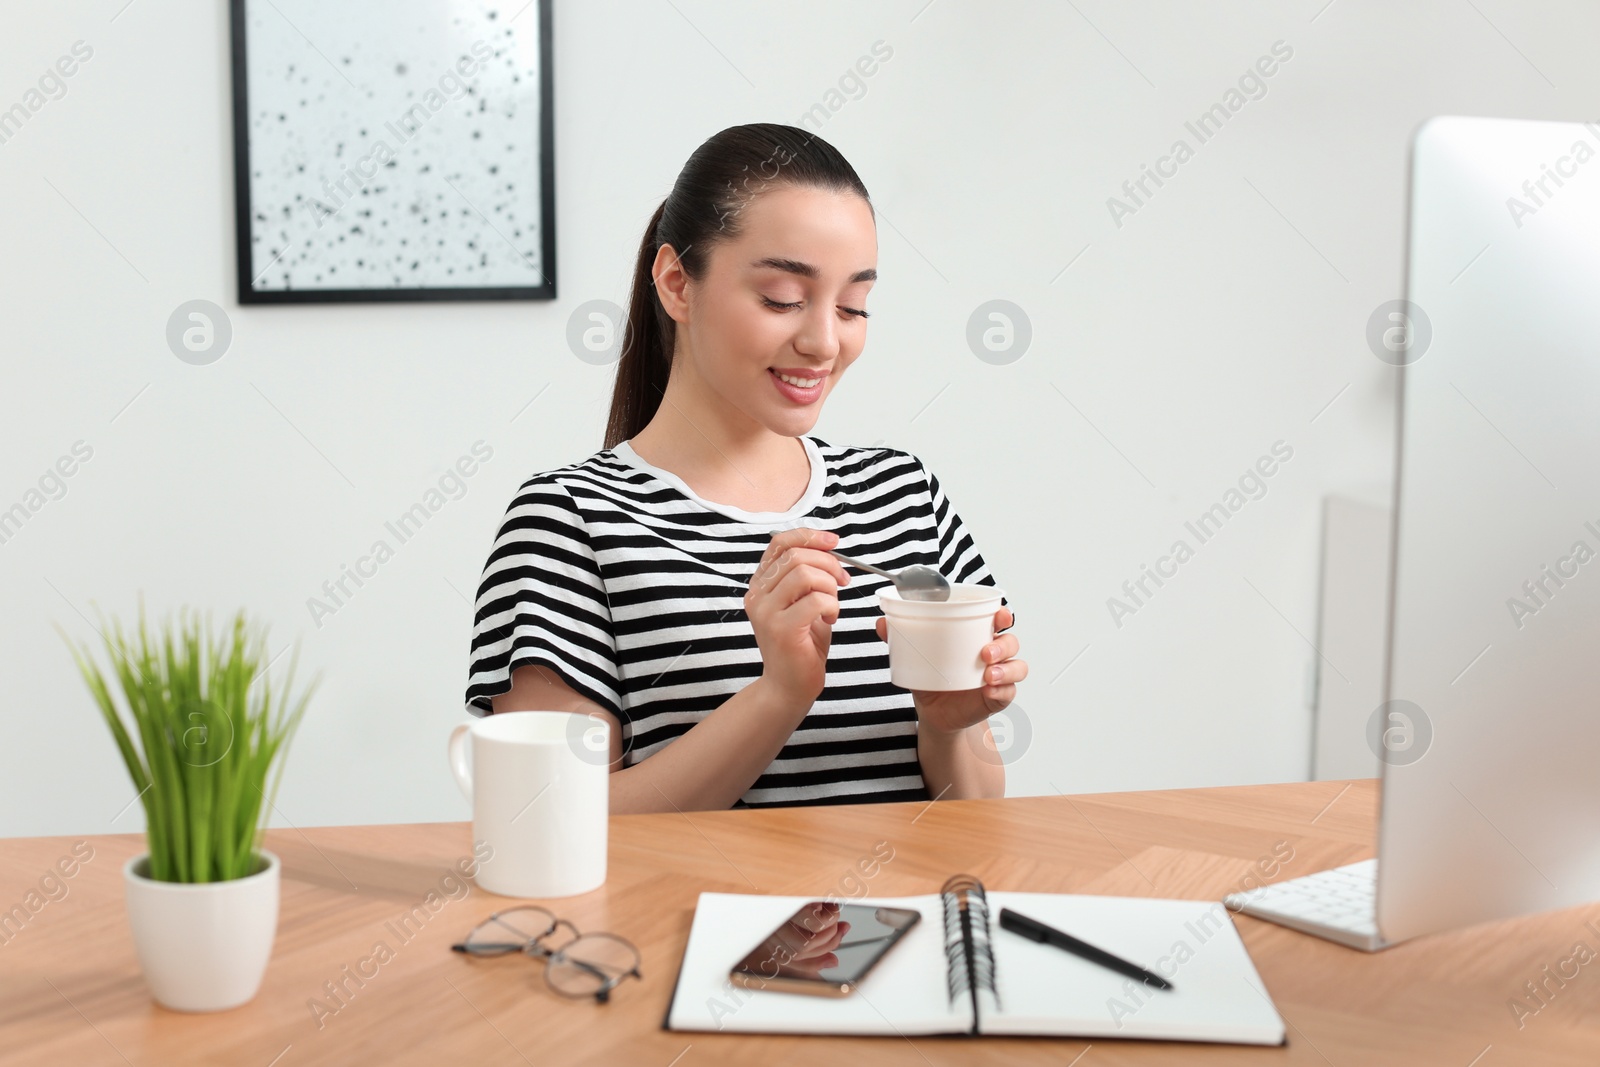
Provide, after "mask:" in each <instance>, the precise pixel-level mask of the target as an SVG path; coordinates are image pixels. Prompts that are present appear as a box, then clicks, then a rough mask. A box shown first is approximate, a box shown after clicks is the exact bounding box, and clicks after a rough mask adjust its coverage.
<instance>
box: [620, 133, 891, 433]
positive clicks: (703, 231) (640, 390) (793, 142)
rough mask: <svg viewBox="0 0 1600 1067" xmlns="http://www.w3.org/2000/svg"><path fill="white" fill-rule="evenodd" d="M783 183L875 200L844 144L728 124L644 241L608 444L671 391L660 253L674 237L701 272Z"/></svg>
mask: <svg viewBox="0 0 1600 1067" xmlns="http://www.w3.org/2000/svg"><path fill="white" fill-rule="evenodd" d="M777 185H803V186H815V187H817V188H820V189H827V190H830V191H833V192H853V193H855V194H856V195H858V196H860V197H861V199H863V200H865V201H866V202H867V203H868V204H869V205H870V204H871V203H872V199H871V197H869V196H868V195H867V187H866V186H865V185H863V184H862V183H861V179H860V178H859V177H857V175H856V172H855V169H854V168H853V167H851V166H850V164H849V163H848V162H847V161H846V160H845V158H844V156H842V155H840V154H839V150H838V149H836V148H834V147H833V146H832V145H831V144H829V143H828V142H827V141H824V140H823V139H822V138H820V137H818V136H817V135H816V134H814V133H808V132H807V131H805V130H802V129H799V128H798V127H795V126H780V125H777V124H775V123H770V122H753V123H749V124H747V125H744V126H730V127H728V128H727V129H725V130H723V131H722V132H721V133H718V134H716V135H714V136H712V137H710V138H709V139H707V140H706V142H705V143H704V144H702V145H701V146H700V147H699V148H697V149H695V151H694V154H693V155H691V156H690V157H689V161H688V162H687V163H685V164H684V165H683V169H682V170H681V171H679V172H678V179H677V181H675V182H674V183H673V185H672V191H671V192H670V193H668V194H667V198H666V199H665V200H663V201H662V202H661V206H660V207H658V208H656V211H655V214H654V215H652V216H650V223H649V225H648V226H646V227H645V231H644V239H643V240H642V241H641V242H640V243H639V258H638V260H637V262H636V263H635V264H634V269H633V295H632V297H630V299H629V301H628V322H627V325H626V327H625V328H624V331H623V335H622V357H621V359H619V360H618V362H617V380H616V384H615V385H614V386H613V387H612V393H611V414H610V417H609V418H608V419H607V420H606V437H605V446H604V447H606V448H611V447H612V446H614V445H616V444H617V443H618V442H621V441H625V440H627V439H628V438H630V437H632V436H633V435H634V434H636V433H638V432H639V431H640V430H642V429H644V428H645V426H646V425H647V424H648V423H649V422H650V420H651V418H653V417H654V416H655V413H656V409H657V408H659V407H660V406H661V397H662V396H663V394H665V392H666V389H667V376H668V373H669V372H670V371H671V369H672V352H673V345H674V342H675V338H676V331H677V325H678V324H677V323H676V322H675V321H673V319H672V317H671V316H670V315H668V314H667V309H666V308H664V307H662V306H661V299H660V297H659V296H658V295H657V294H656V287H655V278H654V276H653V274H652V271H653V270H654V267H655V261H656V253H657V251H658V250H659V249H660V248H661V246H662V245H671V246H672V247H673V249H674V251H676V252H677V254H678V261H679V262H680V263H681V264H682V265H683V270H684V273H685V274H687V275H688V276H689V277H690V278H693V279H696V280H698V279H700V278H703V277H704V276H705V271H706V265H707V255H708V253H709V252H710V251H711V248H712V247H713V246H714V245H715V244H716V243H717V242H718V241H726V240H732V239H733V238H736V237H738V236H739V233H740V229H739V213H740V211H741V210H742V209H743V207H744V206H745V205H747V204H748V203H749V202H750V201H751V200H752V199H754V198H755V197H756V196H758V195H760V194H761V193H762V192H765V191H766V190H768V189H770V188H772V187H774V186H777Z"/></svg>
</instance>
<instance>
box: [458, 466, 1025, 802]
mask: <svg viewBox="0 0 1600 1067" xmlns="http://www.w3.org/2000/svg"><path fill="white" fill-rule="evenodd" d="M801 441H802V443H803V444H804V446H805V450H806V453H807V455H808V456H809V457H810V460H811V481H810V484H809V486H808V487H807V489H806V492H805V495H804V496H803V497H801V499H800V500H799V501H798V502H796V504H795V505H794V506H793V507H792V508H790V509H789V510H787V511H783V512H759V513H757V512H748V511H743V510H741V509H739V508H735V507H730V506H728V505H724V504H716V503H712V502H710V501H706V500H703V499H701V498H700V497H699V496H698V495H696V494H695V493H694V491H693V490H691V489H690V488H689V486H688V485H687V484H685V483H684V482H683V481H682V479H680V478H678V477H677V476H676V475H674V474H672V473H671V472H669V471H665V470H661V469H659V468H656V467H654V466H651V465H650V464H649V463H646V462H645V461H644V460H643V459H641V458H640V457H639V455H638V454H637V453H636V452H634V451H633V449H632V448H631V447H630V446H629V444H628V442H626V441H625V442H622V443H621V444H618V445H617V446H616V447H614V448H610V449H605V450H602V451H600V452H596V453H595V454H594V455H592V456H590V457H589V458H588V459H585V460H581V461H579V462H577V463H572V464H569V465H568V466H565V467H561V468H559V469H557V470H552V471H547V472H545V473H543V474H537V475H535V476H534V477H532V478H530V479H528V481H526V482H524V483H523V485H522V486H521V488H520V489H518V491H517V494H516V497H515V498H514V499H513V500H512V502H511V506H510V507H509V508H508V509H507V511H506V516H505V520H504V522H503V523H502V524H501V527H500V531H499V533H498V535H497V536H496V538H495V541H494V548H493V550H492V551H491V552H490V554H489V559H488V563H487V564H486V566H485V567H484V571H483V580H482V582H481V584H480V585H479V587H478V599H477V611H476V615H475V619H474V628H473V634H472V643H471V667H470V672H469V678H468V683H467V710H468V711H469V712H471V713H472V714H474V715H487V714H489V713H490V711H491V710H492V705H491V703H490V698H491V697H492V696H495V695H497V694H500V693H504V692H506V691H507V690H508V689H510V688H511V672H512V671H513V670H515V669H516V668H517V667H520V666H523V665H525V664H529V663H540V664H543V665H545V666H547V667H549V668H550V669H551V670H553V671H555V673H556V674H558V675H559V676H560V677H561V678H562V680H563V681H565V682H566V683H567V685H569V686H571V687H572V688H573V689H574V690H575V691H577V692H578V693H581V694H583V695H584V696H587V697H588V698H589V699H591V700H593V701H595V702H596V703H597V704H599V705H600V706H601V707H603V708H606V709H607V710H609V711H610V712H611V713H612V714H614V715H616V716H617V719H618V721H619V722H621V724H622V748H623V753H624V755H623V766H625V767H627V766H632V765H634V764H636V763H638V762H639V761H640V760H644V759H648V758H649V757H650V756H651V754H653V753H655V752H657V751H659V750H660V749H661V748H662V747H663V746H665V745H668V744H671V743H672V741H673V739H674V738H676V737H678V736H680V735H682V734H684V733H686V732H687V731H688V730H689V729H690V728H691V727H693V726H694V725H695V724H696V723H698V722H699V721H700V720H701V719H703V718H705V716H706V715H708V714H709V713H710V712H712V711H713V710H715V709H716V708H718V707H720V706H721V705H722V703H723V702H724V701H726V700H727V699H728V698H729V697H730V696H732V695H733V694H734V693H736V692H738V691H739V690H740V689H742V688H743V687H744V686H745V685H747V684H749V683H750V682H752V681H754V680H755V679H756V678H757V677H759V676H760V674H761V653H760V649H759V648H758V646H757V645H756V638H755V631H754V629H753V628H752V627H751V625H750V620H749V617H748V616H746V614H745V611H744V595H745V592H746V591H747V590H748V588H749V584H750V578H751V575H752V574H753V573H754V572H755V568H756V564H757V563H759V562H760V559H761V554H762V553H763V552H764V551H765V550H766V548H767V545H768V543H769V541H770V540H771V538H772V535H773V534H775V533H777V532H779V531H781V530H788V529H793V528H795V527H799V526H810V527H814V528H818V529H825V530H832V531H833V532H835V533H837V534H838V535H839V544H838V546H837V547H838V549H839V551H841V552H843V553H845V554H846V555H849V556H854V557H856V558H858V559H862V560H865V561H866V562H868V563H875V564H877V565H878V566H880V567H883V568H885V569H887V570H898V569H899V568H901V567H908V566H911V565H912V564H916V563H920V564H924V565H926V566H933V567H937V568H938V569H939V571H940V572H941V573H943V574H944V575H945V576H946V577H947V578H949V579H951V580H952V581H962V582H980V583H983V584H985V585H994V584H996V583H995V580H994V578H993V577H992V576H991V575H990V574H989V569H988V565H987V564H986V563H985V562H984V559H983V556H982V555H980V554H979V552H978V549H977V546H976V545H975V544H974V543H973V541H972V538H971V536H970V535H969V534H968V533H967V531H966V529H965V527H964V526H963V525H962V522H961V519H960V517H959V516H958V515H957V513H956V511H955V509H954V508H953V507H951V505H950V503H949V501H948V500H947V499H946V498H945V496H944V493H943V491H942V489H941V488H940V485H939V481H938V479H937V478H935V477H934V476H933V475H932V474H931V473H929V472H928V470H927V469H926V468H925V467H924V466H923V465H922V462H921V461H920V460H919V459H917V457H915V456H913V455H911V454H909V453H906V452H900V451H896V450H895V449H892V448H857V447H850V446H838V447H835V446H832V445H829V444H827V443H825V442H823V441H821V440H819V439H817V438H814V437H809V436H806V437H802V438H801ZM850 574H851V579H850V584H849V585H846V586H841V587H840V588H839V620H838V622H837V623H836V624H835V625H834V627H833V637H832V640H831V643H830V645H829V650H828V670H827V674H826V679H825V685H824V688H823V691H822V694H821V695H820V696H819V697H818V698H817V700H816V702H815V703H814V704H813V705H812V707H811V710H810V711H809V712H808V713H807V714H806V717H805V719H804V720H802V721H801V723H800V725H799V727H798V728H797V729H796V730H795V732H794V734H793V735H792V736H791V737H790V739H789V740H788V742H787V743H786V744H785V745H784V747H783V749H782V751H780V752H779V753H778V755H777V758H776V759H774V760H773V762H772V763H771V765H769V766H768V768H767V769H766V771H764V772H763V773H762V775H761V776H760V778H758V779H757V780H756V782H755V783H754V784H753V785H752V786H751V787H750V788H749V789H748V790H746V791H745V793H744V795H743V796H742V797H741V798H740V800H739V802H738V803H737V804H735V807H757V806H766V805H779V804H838V803H850V802H856V801H889V800H922V799H927V798H928V796H929V791H928V789H927V787H926V786H925V785H924V783H923V779H922V769H921V765H920V764H919V763H918V761H917V713H916V708H915V705H914V704H913V702H912V698H911V694H910V693H909V692H908V691H906V690H904V689H900V688H897V687H896V686H894V685H892V684H890V682H889V655H888V645H887V644H886V643H884V641H882V640H881V639H880V638H879V637H878V635H877V632H876V630H875V629H874V626H875V621H876V619H877V618H878V616H879V615H880V614H881V612H880V609H879V608H878V605H877V600H876V597H875V596H874V594H875V592H876V591H877V589H878V588H879V587H881V586H883V585H885V584H887V583H888V579H886V578H883V577H881V576H879V575H876V574H870V573H861V572H859V571H857V570H855V569H852V570H851V572H850ZM1006 606H1008V607H1009V606H1010V605H1009V602H1007V604H1006Z"/></svg>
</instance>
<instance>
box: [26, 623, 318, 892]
mask: <svg viewBox="0 0 1600 1067" xmlns="http://www.w3.org/2000/svg"><path fill="white" fill-rule="evenodd" d="M56 629H57V630H58V631H60V629H61V628H60V627H59V626H58V627H57V628H56ZM61 634H62V637H63V638H65V639H66V640H67V644H68V646H69V647H71V649H72V654H73V658H74V659H76V660H77V663H78V669H79V671H80V672H81V673H82V675H83V678H84V681H85V682H87V683H88V686H89V691H90V692H91V693H92V694H93V695H94V699H95V703H96V704H98V705H99V708H100V713H101V715H102V716H103V717H104V718H105V721H106V725H107V726H109V727H110V729H111V736H112V738H113V739H114V740H115V741H116V743H117V748H118V750H119V751H120V752H121V753H122V759H123V762H124V763H126V764H127V767H128V774H129V776H130V777H131V778H132V779H133V786H134V788H135V789H137V790H139V800H140V801H141V802H142V803H143V805H144V812H145V836H146V839H147V841H148V843H149V848H150V866H149V873H150V877H151V878H153V879H155V880H156V881H160V882H223V881H228V880H231V879H234V878H243V877H245V876H247V875H250V874H254V873H256V870H257V868H258V866H259V864H258V862H257V856H258V853H259V849H260V844H261V835H262V834H263V833H264V832H265V830H266V824H267V821H268V818H269V817H270V812H271V810H272V805H273V798H274V797H276V795H277V791H278V782H279V780H280V779H281V778H282V768H283V761H282V758H281V757H282V756H283V755H284V754H285V752H286V751H287V748H288V743H289V739H290V737H291V736H293V734H294V731H295V728H296V727H297V726H298V725H299V723H300V719H301V717H302V716H303V715H304V714H305V709H306V703H307V702H308V701H309V700H310V698H311V694H312V691H313V690H314V689H315V688H316V684H317V683H316V681H315V680H313V681H312V683H311V684H310V685H309V686H308V687H307V688H306V690H305V691H304V692H303V693H301V694H300V695H299V696H298V697H297V698H295V699H294V701H293V704H292V706H291V697H290V692H291V690H292V688H293V682H294V669H295V663H296V661H297V660H298V659H299V649H298V646H297V647H296V650H295V654H294V656H293V657H291V659H290V663H289V669H288V673H287V677H286V678H285V681H284V684H283V686H282V688H281V690H275V689H274V687H273V685H272V682H271V679H270V678H268V677H267V676H266V673H265V672H266V668H267V666H268V662H269V661H268V659H267V643H266V634H265V632H264V631H263V632H259V633H258V632H257V631H256V630H255V628H254V627H252V626H250V625H249V624H248V623H247V621H246V618H245V613H244V612H243V611H240V612H239V613H238V614H237V615H236V616H235V617H234V619H233V622H232V625H231V627H228V628H225V629H224V630H223V631H222V632H221V633H220V634H213V633H211V632H210V625H209V621H208V622H207V624H206V625H205V626H204V627H202V625H201V623H200V620H199V619H198V618H195V617H194V616H193V614H192V613H191V612H189V611H187V610H184V611H183V612H181V613H180V616H179V618H178V619H177V620H176V621H173V620H171V619H169V620H167V621H166V622H164V623H163V624H162V627H161V632H160V633H159V634H158V635H156V638H155V640H152V637H151V634H150V632H149V629H148V627H147V626H146V623H145V618H144V604H143V601H142V599H141V602H140V605H139V632H138V641H137V642H136V643H135V642H132V641H130V640H129V639H128V638H127V637H125V636H124V635H123V632H122V625H121V623H120V622H118V623H116V624H115V627H114V629H111V630H108V629H107V628H106V627H104V626H102V627H101V629H100V636H101V638H102V639H103V640H104V642H105V648H106V653H107V655H108V657H109V658H110V661H111V666H112V670H113V672H114V673H115V676H116V679H115V680H116V687H117V688H119V689H120V692H121V695H122V696H123V698H124V702H125V705H126V710H122V709H119V708H118V706H117V704H116V702H115V701H114V700H113V699H112V693H113V686H112V685H111V684H108V683H107V680H106V676H105V675H104V674H102V673H101V670H100V667H99V666H98V665H97V664H95V663H94V662H93V661H92V660H91V659H90V657H89V653H88V650H87V649H84V650H82V651H80V649H79V648H78V646H77V645H76V644H75V643H74V642H73V641H72V639H71V638H70V637H67V635H66V633H65V631H61ZM274 695H276V697H277V700H276V706H274ZM135 738H137V741H138V743H137V746H136V745H135ZM275 764H276V773H273V770H274V765H275ZM269 774H270V775H271V777H272V781H271V784H270V787H269V785H268V783H267V779H268V776H269Z"/></svg>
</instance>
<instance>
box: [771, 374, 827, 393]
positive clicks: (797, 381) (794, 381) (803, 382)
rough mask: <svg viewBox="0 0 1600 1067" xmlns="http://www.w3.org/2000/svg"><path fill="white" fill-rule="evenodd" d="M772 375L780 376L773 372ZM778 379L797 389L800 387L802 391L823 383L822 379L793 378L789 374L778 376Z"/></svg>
mask: <svg viewBox="0 0 1600 1067" xmlns="http://www.w3.org/2000/svg"><path fill="white" fill-rule="evenodd" d="M772 373H774V374H778V372H777V371H773V372H772ZM778 377H779V378H782V379H783V380H784V381H786V382H788V383H789V384H790V385H793V386H797V387H799V388H801V389H810V388H811V387H812V386H814V385H816V384H817V383H818V382H820V381H822V379H821V378H791V377H790V376H789V375H787V374H778Z"/></svg>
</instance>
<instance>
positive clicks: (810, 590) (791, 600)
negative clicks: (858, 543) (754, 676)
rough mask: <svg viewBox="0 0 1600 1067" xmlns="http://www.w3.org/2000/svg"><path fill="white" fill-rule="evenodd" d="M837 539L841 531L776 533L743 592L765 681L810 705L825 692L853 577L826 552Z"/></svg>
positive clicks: (779, 691)
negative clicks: (842, 604)
mask: <svg viewBox="0 0 1600 1067" xmlns="http://www.w3.org/2000/svg"><path fill="white" fill-rule="evenodd" d="M838 543H839V535H838V534H835V533H833V532H831V531H828V530H816V529H812V528H810V527H805V526H802V527H800V528H798V529H794V530H784V531H782V532H781V533H778V534H774V535H773V537H772V543H771V544H769V545H767V550H766V552H765V553H763V554H762V556H761V562H760V563H758V564H757V565H756V570H755V573H754V574H753V575H752V576H751V578H750V588H749V590H748V591H746V593H745V595H744V610H745V614H746V615H747V616H749V618H750V625H751V627H752V628H754V630H755V633H756V645H757V646H758V647H759V648H760V649H761V663H762V670H761V678H762V680H763V681H764V682H766V683H768V684H769V685H770V686H771V687H772V688H773V689H775V690H776V691H777V692H778V693H779V694H781V695H782V696H783V697H785V698H786V699H788V700H792V701H794V702H796V703H801V704H804V705H805V706H806V707H807V708H809V707H810V706H811V704H812V703H813V702H814V701H815V700H816V699H817V697H818V696H820V695H821V693H822V686H823V682H824V679H825V678H826V677H827V673H828V646H829V644H830V643H831V642H832V640H833V624H834V623H836V622H838V621H839V586H841V585H846V584H848V583H849V581H850V575H849V574H848V573H847V572H846V571H845V569H844V565H843V564H842V563H840V562H839V559H838V557H837V556H834V555H833V554H832V553H830V552H827V551H825V549H829V548H832V547H833V546H834V545H837V544H838Z"/></svg>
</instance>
